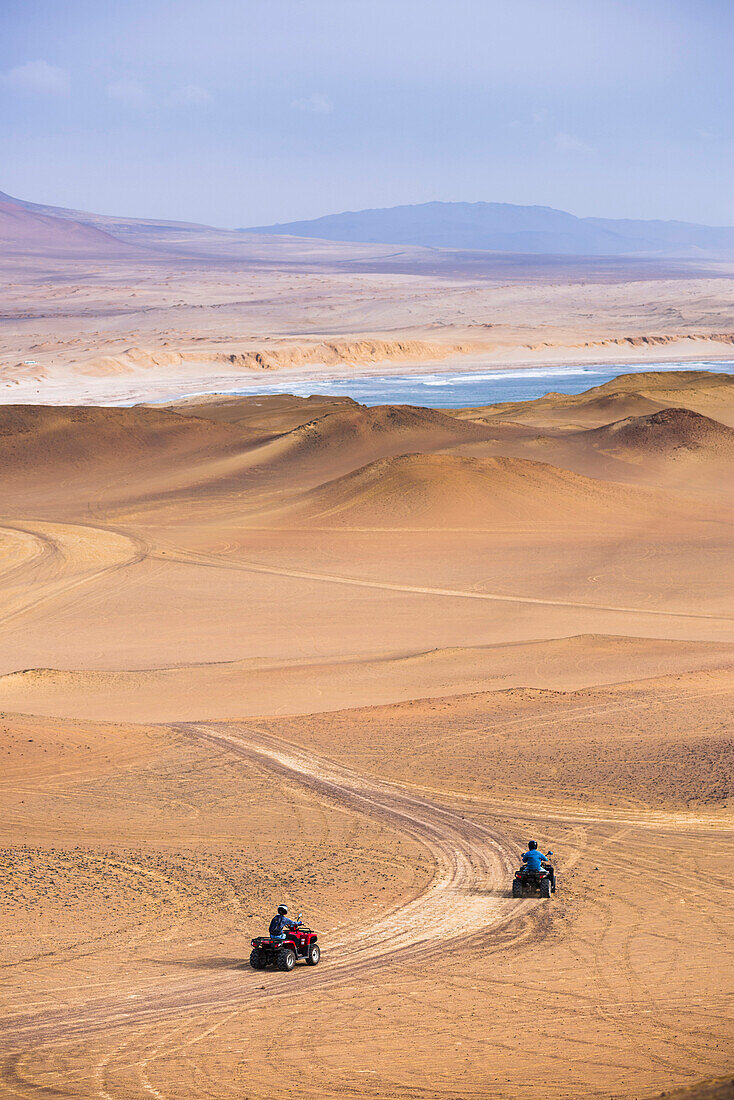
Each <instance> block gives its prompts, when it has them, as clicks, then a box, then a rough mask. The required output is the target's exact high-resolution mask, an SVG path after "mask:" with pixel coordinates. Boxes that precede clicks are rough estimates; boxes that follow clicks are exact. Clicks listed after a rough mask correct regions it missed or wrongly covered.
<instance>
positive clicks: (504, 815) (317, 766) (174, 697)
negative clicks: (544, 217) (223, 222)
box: [0, 276, 734, 1100]
mask: <svg viewBox="0 0 734 1100" xmlns="http://www.w3.org/2000/svg"><path fill="white" fill-rule="evenodd" d="M340 277H341V276H340ZM304 278H306V276H304ZM401 278H402V276H401ZM411 278H412V276H411ZM674 285H676V284H674V281H671V282H670V283H666V284H665V286H666V287H668V288H670V287H673V286H674ZM712 285H713V284H712ZM363 290H364V293H365V298H367V299H368V298H369V297H370V295H369V293H368V288H367V287H363ZM668 292H669V290H668V289H663V288H662V284H656V292H655V293H656V295H658V294H660V295H662V297H656V302H657V303H658V305H657V306H656V307H655V308H658V307H659V308H662V306H661V305H660V303H661V302H662V301H664V300H665V299H664V296H665V294H667V293H668ZM64 293H65V292H64ZM432 293H433V294H434V297H433V298H430V300H429V301H428V302H427V304H424V306H422V307H421V308H423V309H425V310H426V311H428V309H429V306H430V307H431V308H433V304H435V301H436V298H435V293H437V292H435V291H434V292H432ZM456 293H457V294H459V293H464V294H469V293H470V292H469V291H468V290H466V289H464V290H461V292H460V291H458V290H457V291H456ZM487 293H489V291H487ZM497 293H500V292H499V291H498V292H497ZM527 293H528V294H531V293H534V291H533V290H532V289H530V290H528V292H527ZM538 293H542V294H549V295H550V297H549V298H547V299H546V301H547V303H548V308H549V310H550V309H551V305H552V301H551V299H552V297H553V295H554V294H560V293H561V291H560V290H558V289H557V288H555V289H554V290H553V291H552V293H551V292H550V291H549V290H548V288H547V287H546V286H543V287H542V288H541V290H539V291H538ZM564 293H565V292H564ZM568 293H569V295H570V291H568ZM593 293H594V288H593V286H591V287H590V289H589V294H590V295H593ZM701 293H702V295H704V297H705V293H706V294H708V293H710V294H713V290H712V289H711V287H709V289H708V291H706V292H705V293H704V288H703V287H702V288H701ZM606 301H607V302H608V303H609V302H613V301H614V293H611V294H610V295H609V296H607V298H606ZM706 301H708V302H709V306H708V307H706V308H709V309H710V310H711V311H713V312H715V311H716V310H717V309H718V308H719V307H718V306H717V305H716V304H715V302H714V299H713V298H706ZM364 308H365V309H367V308H370V309H372V308H376V309H379V302H378V303H377V304H376V305H375V304H374V303H371V304H370V305H369V307H368V306H365V307H364ZM579 308H581V306H579ZM703 308H704V306H703V298H702V300H701V303H699V305H698V306H697V307H696V309H703ZM722 308H723V307H722ZM271 320H272V318H269V319H268V323H270V322H271ZM129 323H130V322H129V318H126V319H125V321H124V324H125V325H128V324H129ZM158 323H159V317H158V315H157V314H156V313H155V311H154V321H152V322H151V324H158ZM625 323H626V322H625ZM678 323H679V322H676V324H678ZM50 324H51V322H50V321H49V320H48V319H47V320H45V321H44V322H43V325H44V326H45V325H49V326H50ZM67 324H68V327H69V331H72V329H73V327H74V325H76V326H77V327H78V326H79V317H78V316H77V317H76V318H75V319H71V318H70V319H69V320H68V322H67ZM32 326H36V327H37V328H38V327H39V326H40V323H39V322H38V321H37V320H34V321H33V322H32V325H31V324H30V323H29V329H28V331H29V332H30V329H31V327H32ZM349 326H350V329H352V322H351V321H350V322H349ZM264 327H265V326H264V325H263V328H264ZM332 331H333V329H332ZM16 336H17V333H16V335H13V336H12V339H11V342H12V340H14V339H16ZM76 339H78V340H79V341H81V340H82V339H83V337H82V336H79V337H78V338H76ZM72 343H73V341H72ZM77 380H78V379H76V375H75V373H74V372H71V376H70V378H69V380H68V381H67V383H66V385H67V387H68V389H67V390H66V391H63V390H62V389H59V390H58V391H56V392H55V397H57V396H60V395H61V394H62V393H63V392H68V393H71V391H72V389H73V387H74V386H75V385H76V381H77ZM129 384H130V380H129V379H127V378H126V380H125V385H129ZM19 392H20V393H21V397H22V399H21V401H20V403H18V404H13V405H11V404H6V405H4V406H2V407H0V464H1V468H2V471H3V473H2V479H1V480H0V514H1V522H0V528H1V530H0V547H1V548H2V554H1V556H0V561H1V562H2V585H1V587H0V599H1V600H2V622H1V623H0V708H1V709H2V715H1V716H0V730H2V737H1V739H0V752H2V761H3V767H2V771H1V772H0V785H1V786H2V805H3V814H2V820H1V821H0V829H1V830H2V833H3V837H2V850H3V862H2V867H3V873H4V886H5V888H4V891H3V909H2V914H0V938H1V941H2V945H3V983H2V987H1V989H0V998H2V1014H3V1019H4V1024H3V1027H2V1031H1V1032H0V1096H8V1097H18V1098H21V1097H22V1098H34V1097H46V1096H59V1097H62V1096H63V1097H84V1098H86V1097H97V1098H100V1100H112V1098H114V1100H123V1098H125V1100H128V1098H129V1100H142V1098H146V1097H157V1098H159V1100H161V1098H166V1100H174V1098H175V1100H179V1098H180V1100H183V1098H190V1097H211V1098H217V1100H220V1098H222V1097H228V1096H231V1097H238V1098H243V1097H249V1098H251V1100H255V1098H258V1100H272V1098H274V1097H278V1098H280V1097H295V1096H298V1097H314V1098H316V1097H334V1098H337V1097H339V1098H341V1097H365V1098H367V1097H370V1098H375V1100H377V1098H380V1100H382V1098H386V1097H394V1098H401V1100H403V1098H406V1100H407V1098H419V1097H422V1098H426V1100H437V1098H446V1100H463V1098H476V1100H480V1098H482V1100H484V1098H486V1097H489V1096H491V1097H498V1098H505V1097H506V1098H508V1100H510V1098H518V1097H524V1096H526V1095H528V1094H529V1093H530V1092H531V1091H533V1092H539V1093H540V1094H541V1095H543V1096H546V1097H552V1098H559V1100H560V1098H563V1097H569V1098H570V1097H579V1098H580V1097H620V1098H621V1097H625V1098H628V1097H656V1096H658V1095H659V1094H661V1093H662V1092H666V1093H667V1094H668V1095H674V1096H680V1097H683V1096H689V1097H694V1096H695V1097H699V1098H701V1100H703V1098H704V1097H709V1098H710V1100H715V1098H721V1097H724V1096H727V1095H731V1091H732V1072H733V1070H734V1061H733V1059H732V1049H733V1048H734V1044H733V1042H732V1040H734V1025H733V1021H732V993H733V992H734V991H733V989H732V978H733V977H734V946H733V945H734V919H733V918H732V905H731V897H732V890H731V881H730V880H731V867H732V865H734V829H733V828H732V817H731V811H732V805H733V804H734V783H733V781H732V777H733V776H734V740H733V739H732V731H731V717H732V696H733V695H734V674H733V673H734V599H732V592H733V588H732V579H734V577H733V567H732V562H733V560H734V557H733V550H734V546H733V542H734V531H733V529H732V519H733V518H734V497H733V495H732V486H733V485H734V482H733V481H732V477H731V471H732V459H733V458H734V377H732V376H730V375H720V374H717V375H713V374H708V373H706V372H703V371H695V370H691V371H680V372H674V373H665V374H656V373H655V372H654V371H651V372H649V373H647V374H642V375H635V376H627V377H624V376H622V377H620V378H619V379H617V380H615V381H614V382H611V383H607V384H606V385H604V386H601V387H597V388H596V389H595V390H593V391H589V392H588V393H586V394H582V395H579V396H578V397H573V398H566V397H560V396H558V397H549V398H545V399H542V400H540V401H536V402H525V403H519V404H516V405H514V406H512V407H498V406H495V407H488V408H484V409H470V410H459V411H458V412H452V413H447V412H442V411H438V410H430V409H421V408H409V407H399V406H386V407H381V408H372V409H368V408H365V407H362V406H359V405H356V404H355V403H354V402H351V401H349V400H347V399H316V398H314V399H299V398H291V397H288V396H285V395H283V396H276V397H270V398H257V399H249V398H239V399H233V398H215V397H211V398H203V399H201V400H192V401H186V402H174V403H172V404H170V405H168V406H155V407H146V406H145V405H141V406H137V407H133V408H111V407H100V406H95V405H93V404H90V400H89V399H90V397H91V394H92V391H91V390H90V391H84V393H83V395H82V398H83V400H80V401H79V402H77V401H69V400H68V398H67V402H68V403H67V404H66V405H64V404H60V403H59V402H58V401H56V400H55V399H54V400H53V401H52V402H51V403H50V404H46V405H37V404H33V403H30V402H29V401H28V397H29V391H28V390H22V387H21V390H20V391H19ZM531 835H534V836H536V837H537V838H538V840H539V842H540V844H541V846H542V847H546V848H552V849H553V850H554V852H555V853H556V860H555V862H556V864H557V868H558V875H559V889H558V892H557V894H556V895H555V896H554V897H553V898H552V899H551V900H550V901H534V900H529V899H526V900H513V899H512V897H511V896H510V891H509V885H510V881H511V875H512V870H513V868H514V866H515V865H516V863H517V860H518V854H519V852H520V851H521V850H522V849H523V846H524V844H525V842H526V840H527V838H528V837H529V836H531ZM281 900H285V901H286V902H287V903H288V904H289V905H290V906H291V907H292V908H293V909H294V910H295V911H298V910H299V909H303V911H304V913H305V914H306V915H307V917H308V919H309V920H310V921H312V922H313V925H314V927H316V928H317V929H318V931H319V933H320V934H321V938H322V944H323V951H324V955H323V959H322V962H321V964H320V966H319V967H317V968H307V967H299V968H298V969H297V970H296V972H294V973H293V974H291V975H283V974H280V973H277V972H270V971H265V972H254V971H251V970H250V969H249V966H248V965H247V957H248V954H249V940H250V937H251V936H252V935H254V934H256V933H258V932H260V931H261V929H263V927H264V925H265V923H266V921H267V920H268V919H269V916H270V912H271V910H272V907H273V905H274V904H276V903H277V902H278V901H281ZM674 1090H675V1091H674Z"/></svg>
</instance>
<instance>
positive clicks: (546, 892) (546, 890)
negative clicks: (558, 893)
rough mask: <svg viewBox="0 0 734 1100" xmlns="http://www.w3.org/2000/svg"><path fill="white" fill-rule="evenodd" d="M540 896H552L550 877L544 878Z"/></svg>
mask: <svg viewBox="0 0 734 1100" xmlns="http://www.w3.org/2000/svg"><path fill="white" fill-rule="evenodd" d="M540 896H541V898H549V897H550V896H551V888H550V879H549V878H544V879H543V881H542V882H541V884H540Z"/></svg>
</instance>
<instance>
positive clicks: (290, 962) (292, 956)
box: [275, 947, 296, 970]
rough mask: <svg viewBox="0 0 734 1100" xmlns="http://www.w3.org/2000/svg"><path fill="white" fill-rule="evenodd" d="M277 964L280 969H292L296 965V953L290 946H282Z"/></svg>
mask: <svg viewBox="0 0 734 1100" xmlns="http://www.w3.org/2000/svg"><path fill="white" fill-rule="evenodd" d="M275 965H276V966H277V967H278V970H292V969H293V967H294V966H295V965H296V953H295V951H291V949H290V947H282V948H281V949H280V951H279V952H278V958H277V959H276V963H275Z"/></svg>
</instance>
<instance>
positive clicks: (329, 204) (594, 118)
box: [0, 0, 734, 226]
mask: <svg viewBox="0 0 734 1100" xmlns="http://www.w3.org/2000/svg"><path fill="white" fill-rule="evenodd" d="M733 32H734V0H690V2H683V0H634V2H628V0H497V2H495V0H365V2H362V0H302V2H296V0H124V2H115V0H0V149H1V152H2V159H1V161H0V190H4V191H8V192H10V193H11V194H15V195H17V196H19V197H22V198H27V199H31V200H34V201H37V202H46V203H52V204H57V205H63V206H75V207H79V208H83V209H87V210H94V211H98V212H101V213H113V214H121V215H132V216H140V217H144V216H149V217H169V218H180V219H187V220H192V221H203V222H210V223H213V224H218V225H232V226H246V225H256V224H264V223H268V222H273V221H290V220H294V219H299V218H308V217H317V216H319V215H322V214H328V213H334V212H337V211H341V210H348V209H351V210H354V209H361V208H363V207H370V206H392V205H397V204H400V203H410V202H426V201H430V200H434V199H440V200H446V201H449V200H462V201H476V200H480V199H482V200H486V201H495V202H517V203H539V204H541V205H549V206H557V207H560V208H561V209H565V210H570V211H572V212H573V213H575V214H579V215H598V216H607V217H642V218H655V217H660V218H681V219H685V220H691V221H701V222H707V223H709V224H727V225H731V224H734V182H733V181H734V122H733V120H734V109H733V108H734V104H733V103H732V87H733V86H734V78H733V76H732V68H733V67H732V62H731V58H732V56H734V33H733Z"/></svg>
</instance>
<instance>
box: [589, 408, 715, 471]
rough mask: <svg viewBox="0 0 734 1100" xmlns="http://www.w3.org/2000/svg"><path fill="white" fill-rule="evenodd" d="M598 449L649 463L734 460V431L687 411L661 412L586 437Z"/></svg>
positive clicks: (616, 423)
mask: <svg viewBox="0 0 734 1100" xmlns="http://www.w3.org/2000/svg"><path fill="white" fill-rule="evenodd" d="M587 439H588V440H590V441H592V442H593V443H594V444H595V445H596V446H599V447H611V448H615V449H618V450H620V451H623V452H626V453H628V454H634V455H637V456H644V455H648V456H649V457H650V458H651V459H656V458H662V457H674V458H683V457H686V458H689V457H697V458H701V459H704V460H705V459H722V460H725V461H730V460H732V459H734V429H732V428H729V427H727V426H726V425H724V424H720V423H719V422H718V421H717V420H711V419H710V417H708V416H701V415H700V413H695V412H692V411H691V410H690V409H663V410H662V411H661V412H655V413H652V414H650V415H648V416H632V417H627V418H626V419H625V420H619V421H615V422H614V423H612V424H607V425H606V426H605V427H603V428H595V429H593V430H591V431H589V432H588V433H587Z"/></svg>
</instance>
